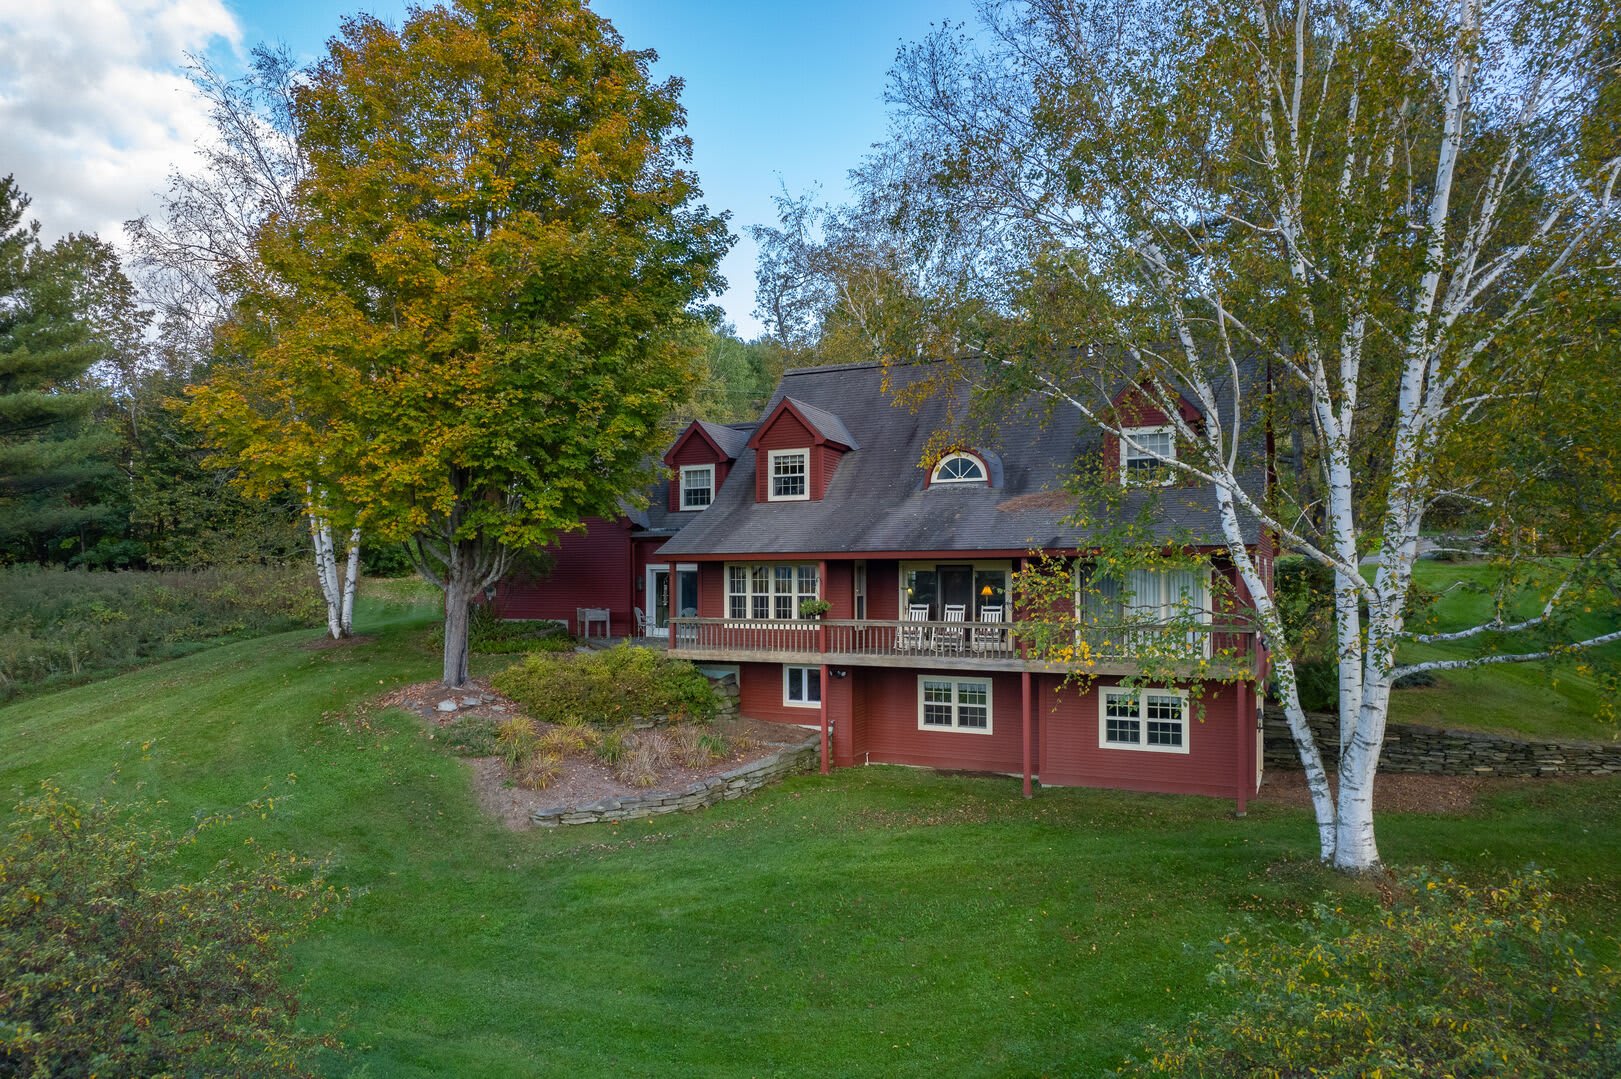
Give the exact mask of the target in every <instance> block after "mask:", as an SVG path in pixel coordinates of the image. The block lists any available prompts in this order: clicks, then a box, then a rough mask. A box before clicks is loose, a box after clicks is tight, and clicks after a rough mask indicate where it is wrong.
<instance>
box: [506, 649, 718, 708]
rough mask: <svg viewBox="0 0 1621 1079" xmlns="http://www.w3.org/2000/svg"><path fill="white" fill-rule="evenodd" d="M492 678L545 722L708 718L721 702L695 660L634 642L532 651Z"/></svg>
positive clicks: (510, 695) (508, 694)
mask: <svg viewBox="0 0 1621 1079" xmlns="http://www.w3.org/2000/svg"><path fill="white" fill-rule="evenodd" d="M490 681H491V683H492V684H493V685H494V686H495V688H496V689H498V690H500V691H501V692H502V693H504V694H506V695H507V696H508V697H511V698H512V699H513V700H514V701H516V702H517V703H518V704H520V705H521V706H522V707H523V709H524V711H525V712H527V713H528V714H529V716H530V717H531V718H533V719H535V720H536V721H538V722H541V723H559V724H574V723H594V724H597V725H600V726H616V725H619V724H623V723H629V722H632V721H634V720H638V719H650V718H654V717H659V716H668V717H670V718H671V719H675V720H681V719H693V720H698V721H700V722H706V721H708V720H710V719H713V718H714V715H715V711H716V709H717V707H718V705H719V703H720V702H719V698H717V697H716V696H715V691H714V688H713V687H711V686H710V684H709V679H707V678H705V677H704V676H703V674H702V673H701V672H700V671H699V670H698V668H696V667H694V666H693V665H692V664H690V663H688V662H686V661H685V660H679V659H671V658H669V657H668V656H666V655H664V654H663V653H662V652H658V651H655V650H653V649H651V648H638V647H636V646H634V645H630V644H621V645H618V646H617V647H614V648H609V649H606V650H604V651H601V652H587V653H574V652H570V653H564V654H548V653H544V652H537V653H532V654H530V655H529V657H528V658H526V659H525V660H524V661H523V662H522V663H520V664H518V665H517V666H514V667H509V668H508V669H506V670H505V671H502V672H501V673H500V674H497V675H496V676H495V677H494V678H492V679H491V680H490Z"/></svg>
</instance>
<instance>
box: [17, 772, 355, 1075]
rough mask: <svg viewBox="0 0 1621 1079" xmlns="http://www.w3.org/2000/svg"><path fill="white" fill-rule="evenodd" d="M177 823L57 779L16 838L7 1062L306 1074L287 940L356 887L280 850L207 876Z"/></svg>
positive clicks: (322, 1042)
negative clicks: (195, 867) (190, 858)
mask: <svg viewBox="0 0 1621 1079" xmlns="http://www.w3.org/2000/svg"><path fill="white" fill-rule="evenodd" d="M216 823H220V822H219V821H218V820H210V821H205V822H204V823H203V824H200V825H197V826H196V827H194V828H193V829H192V830H191V831H188V832H186V833H184V834H182V835H179V836H176V835H173V834H172V833H170V832H168V831H167V830H165V829H162V828H158V827H155V826H151V825H147V824H143V823H141V822H139V821H137V820H136V819H134V818H133V817H132V816H130V815H129V814H128V813H127V812H126V811H123V810H120V809H117V808H115V807H113V806H110V805H108V804H106V803H105V802H93V803H80V802H76V801H74V800H72V799H71V798H68V797H67V796H65V795H63V794H62V793H61V792H60V791H58V790H55V789H51V788H47V789H46V790H45V792H44V793H43V794H41V795H39V796H38V797H35V798H32V799H29V800H28V801H25V802H23V803H22V804H21V805H19V806H17V808H16V813H15V819H14V820H13V822H12V824H11V825H10V828H9V831H8V834H7V836H6V837H5V840H4V843H3V845H0V1076H45V1075H50V1076H91V1075H109V1076H115V1075H143V1076H144V1075H193V1076H201V1075H219V1076H260V1075H303V1074H306V1070H305V1068H304V1062H305V1061H306V1059H307V1058H308V1057H309V1056H310V1054H311V1053H313V1052H314V1051H315V1050H317V1049H318V1048H321V1047H323V1046H329V1045H331V1044H332V1042H331V1039H330V1038H324V1037H320V1036H316V1035H313V1034H310V1033H307V1032H304V1031H300V1030H299V1029H298V1028H297V1025H296V1017H297V1014H298V999H297V997H296V996H295V995H294V993H293V992H292V990H290V989H289V988H287V985H286V982H285V969H284V965H283V961H282V952H283V948H284V947H285V945H286V944H287V943H288V942H289V941H290V940H291V939H292V938H293V937H295V936H296V935H297V934H298V933H299V932H300V931H302V930H303V929H305V928H306V927H307V926H308V925H309V924H310V922H312V921H313V920H314V919H316V918H317V917H319V916H320V915H322V914H323V913H325V912H327V911H329V910H331V909H332V908H333V907H334V906H335V905H336V904H338V903H339V902H341V901H342V899H343V896H342V895H341V894H340V893H339V892H337V891H335V890H334V889H332V888H331V887H328V886H327V885H326V884H325V883H324V882H323V881H322V879H321V876H320V873H319V872H318V871H317V869H316V867H315V866H313V865H311V864H310V863H309V862H307V861H304V860H302V859H299V858H296V857H293V856H291V855H286V854H266V855H263V856H261V857H259V858H257V859H256V861H255V864H254V865H253V866H252V867H250V868H238V867H234V866H231V865H228V864H225V863H221V864H220V865H217V866H215V867H214V869H213V870H212V871H210V872H209V873H208V874H207V875H206V876H204V877H202V878H201V879H191V876H192V875H189V874H187V873H185V871H184V870H183V869H181V868H180V867H179V866H178V865H177V861H178V858H177V855H178V854H179V852H180V851H181V850H182V849H183V848H185V847H187V846H188V845H190V844H191V843H192V842H193V841H194V839H195V838H196V835H197V833H198V831H199V830H200V829H202V828H206V827H209V826H210V825H212V824H216Z"/></svg>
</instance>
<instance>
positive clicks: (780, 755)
mask: <svg viewBox="0 0 1621 1079" xmlns="http://www.w3.org/2000/svg"><path fill="white" fill-rule="evenodd" d="M819 749H820V745H819V739H818V738H810V739H807V740H806V741H805V742H803V743H801V744H799V745H792V746H786V747H784V748H782V749H779V750H778V751H777V752H775V753H773V754H771V755H770V756H767V757H762V758H760V759H759V760H757V761H750V762H749V763H747V764H740V765H738V766H737V767H736V768H733V769H730V770H728V771H725V772H722V773H721V774H720V775H717V776H710V777H709V778H708V779H700V780H698V781H697V782H695V783H692V784H690V785H689V786H687V787H685V788H683V789H681V790H678V791H653V792H650V793H648V794H645V795H630V796H626V797H621V798H603V799H602V800H600V801H596V802H590V803H588V804H586V805H579V806H552V807H550V808H547V809H537V810H535V812H534V814H533V819H534V822H535V823H536V824H538V825H540V826H541V827H543V828H556V827H558V826H560V825H570V824H601V823H603V822H606V821H620V820H637V819H639V818H641V817H656V816H659V815H660V814H664V813H678V812H682V811H685V810H692V809H702V808H703V807H704V806H712V805H714V804H715V803H716V802H725V801H731V800H732V799H734V798H741V797H742V796H743V795H745V794H748V793H749V792H750V791H757V790H759V789H760V788H761V787H763V786H765V785H766V784H768V783H775V782H776V781H777V780H779V779H781V778H782V777H783V776H786V775H790V774H792V773H794V772H805V771H810V770H811V769H812V768H814V767H816V764H817V754H818V752H819Z"/></svg>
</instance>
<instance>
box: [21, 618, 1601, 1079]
mask: <svg viewBox="0 0 1621 1079" xmlns="http://www.w3.org/2000/svg"><path fill="white" fill-rule="evenodd" d="M362 620H363V626H362V629H363V631H364V632H365V633H367V634H369V635H370V638H371V639H370V640H368V641H366V642H363V643H360V644H356V645H352V646H348V647H340V648H311V647H309V645H310V644H311V643H312V642H313V641H315V640H316V639H317V635H316V634H314V633H310V632H304V633H294V634H284V635H281V636H278V637H272V638H267V639H263V640H258V641H251V642H244V643H238V644H231V645H226V646H223V647H220V648H217V649H214V650H211V651H209V652H206V653H202V654H199V655H195V656H191V657H188V658H185V659H181V660H177V661H174V662H171V663H166V664H163V665H161V666H156V667H151V668H148V669H146V670H142V671H138V672H134V673H130V674H126V675H122V676H120V677H117V678H113V679H110V680H107V681H105V682H101V683H98V684H95V685H92V686H84V687H79V688H76V689H71V690H66V691H62V692H58V693H54V694H51V695H48V696H42V697H38V698H35V699H32V700H29V701H26V702H23V703H20V704H17V705H14V706H11V707H8V708H4V709H0V793H4V794H6V795H8V796H13V797H12V800H15V797H14V796H16V795H21V794H26V793H28V792H29V791H30V790H32V789H33V787H34V786H35V785H36V784H37V782H38V781H39V780H40V779H42V778H45V777H48V776H49V777H55V778H57V779H58V780H60V781H61V782H63V783H64V784H65V785H67V786H69V787H71V788H73V789H76V790H79V791H83V792H97V791H108V792H110V793H112V794H113V795H114V796H117V797H122V798H125V799H129V800H141V801H145V802H150V803H152V804H154V805H161V808H160V810H159V811H160V812H161V813H163V814H164V815H165V816H167V817H168V818H169V819H171V820H174V821H176V822H182V821H186V820H189V819H191V817H192V816H193V814H195V813H197V812H199V811H214V810H222V809H228V808H230V807H234V806H239V805H241V804H243V803H245V802H247V801H249V800H250V799H254V798H256V797H259V796H261V795H263V794H266V793H269V794H272V795H274V796H275V799H276V808H275V810H274V811H273V812H272V813H270V814H269V816H268V817H267V818H265V819H262V820H261V819H259V818H257V817H249V818H248V819H246V820H243V821H240V822H239V823H238V824H237V825H236V826H234V827H233V828H231V829H226V830H224V831H221V832H219V833H213V835H214V838H213V839H212V841H211V846H210V848H209V849H207V850H204V851H200V852H199V857H201V858H205V859H212V858H216V857H219V856H221V855H223V854H226V853H228V852H229V851H230V850H231V849H233V848H234V847H235V846H236V845H238V844H240V843H242V842H243V841H244V840H245V839H248V838H251V839H252V840H253V841H254V842H255V843H257V844H260V845H270V846H284V847H291V848H294V849H296V850H298V851H300V852H302V853H305V854H311V855H320V856H328V857H330V859H331V861H332V865H333V868H334V873H335V876H336V878H337V880H338V881H339V882H340V883H343V884H347V885H349V886H351V887H353V888H355V889H356V890H357V892H358V895H357V898H356V900H355V902H354V903H353V905H352V906H351V907H350V908H349V910H348V911H346V912H345V913H344V914H343V915H342V916H341V917H340V918H338V919H336V920H334V921H332V922H330V923H328V924H327V925H326V927H325V928H324V930H323V931H321V933H320V934H319V935H318V936H317V937H315V938H312V939H310V940H308V941H306V942H305V943H304V944H303V945H302V946H301V947H300V948H299V950H298V952H297V956H296V959H297V963H298V968H299V970H300V972H301V974H302V976H303V977H304V978H305V980H306V989H305V997H306V1000H307V1002H308V1004H309V1005H310V1007H311V1008H312V1014H313V1015H314V1016H316V1017H319V1019H320V1020H321V1021H325V1022H332V1021H337V1020H340V1019H341V1020H342V1021H343V1023H344V1030H343V1037H344V1039H345V1041H346V1042H347V1043H348V1046H349V1050H348V1052H347V1053H346V1054H345V1055H344V1056H342V1057H334V1058H333V1059H331V1060H330V1061H329V1062H328V1065H329V1068H328V1070H329V1071H330V1072H331V1074H333V1075H347V1074H351V1073H357V1072H358V1073H360V1074H365V1075H371V1076H429V1075H456V1076H480V1075H488V1076H510V1075H570V1076H573V1075H616V1076H617V1075H681V1076H686V1075H706V1076H708V1075H717V1076H729V1075H738V1076H767V1075H777V1074H781V1075H803V1074H828V1075H885V1076H888V1075H934V1076H938V1075H951V1076H959V1075H1007V1074H1013V1075H1030V1074H1042V1073H1048V1074H1069V1075H1091V1074H1097V1073H1099V1072H1101V1071H1104V1070H1106V1069H1108V1068H1111V1067H1113V1066H1116V1065H1117V1064H1119V1063H1120V1062H1121V1061H1122V1060H1123V1059H1124V1058H1125V1056H1126V1055H1127V1054H1128V1053H1129V1052H1131V1051H1132V1050H1133V1049H1135V1048H1137V1047H1139V1045H1140V1044H1141V1041H1142V1037H1143V1035H1142V1029H1143V1026H1144V1024H1145V1023H1150V1022H1153V1023H1159V1024H1164V1025H1171V1026H1175V1025H1178V1024H1179V1023H1180V1022H1181V1021H1182V1020H1183V1019H1184V1018H1185V1017H1186V1015H1187V1014H1188V1013H1189V1012H1190V1010H1192V1009H1194V1008H1197V1007H1200V1006H1204V1005H1210V1004H1214V1003H1216V1001H1215V1000H1214V999H1213V997H1212V992H1213V991H1212V990H1211V989H1210V988H1209V987H1208V986H1207V985H1206V983H1205V980H1204V975H1205V973H1206V971H1207V970H1208V968H1209V966H1210V957H1209V955H1208V953H1206V952H1205V951H1204V950H1203V945H1205V944H1206V943H1207V942H1209V941H1211V940H1212V939H1214V938H1215V937H1217V936H1218V935H1219V934H1220V933H1221V932H1222V931H1223V930H1224V929H1226V928H1228V927H1229V926H1232V925H1233V924H1234V923H1235V922H1236V921H1237V920H1239V919H1240V918H1242V917H1245V916H1247V915H1253V916H1255V917H1258V918H1261V919H1263V920H1266V921H1269V922H1273V923H1276V925H1277V926H1279V927H1282V926H1285V925H1286V924H1287V923H1289V922H1290V921H1291V920H1292V919H1294V918H1297V917H1298V916H1299V915H1300V914H1301V913H1302V912H1303V911H1304V910H1305V908H1306V906H1307V905H1308V904H1309V902H1310V901H1311V900H1312V899H1313V898H1314V897H1316V896H1317V895H1319V894H1320V893H1321V891H1322V890H1323V889H1324V888H1337V889H1341V890H1344V891H1347V892H1349V893H1353V894H1355V893H1358V892H1359V889H1358V888H1357V887H1356V886H1354V885H1351V884H1347V883H1345V882H1342V881H1339V880H1337V879H1333V878H1330V877H1329V876H1327V875H1325V874H1323V873H1322V872H1321V871H1319V870H1318V869H1316V867H1315V865H1314V864H1313V859H1314V853H1315V850H1314V842H1315V832H1314V830H1313V828H1312V827H1311V824H1310V821H1309V819H1308V817H1307V816H1306V815H1305V814H1304V813H1302V812H1298V811H1294V810H1284V809H1280V808H1275V807H1268V806H1264V805H1263V806H1260V807H1257V808H1256V809H1255V810H1254V811H1253V812H1252V813H1251V814H1250V816H1249V817H1248V818H1247V819H1243V820H1236V819H1234V818H1233V817H1232V816H1231V804H1230V803H1228V802H1222V801H1215V800H1207V799H1197V798H1178V797H1169V796H1146V795H1129V794H1120V793H1110V792H1097V791H1074V790H1054V791H1044V792H1041V793H1040V794H1039V795H1038V796H1037V797H1036V798H1035V799H1033V800H1031V801H1025V800H1024V799H1022V798H1020V797H1019V796H1018V783H1017V781H1016V780H1011V779H999V778H969V777H961V776H941V775H935V774H932V773H928V772H922V771H914V770H907V769H898V768H869V769H852V770H847V771H842V772H838V773H835V774H834V775H832V776H830V777H826V778H823V777H819V776H807V777H800V778H795V779H793V780H790V781H789V782H787V783H784V784H782V785H781V786H779V787H776V788H773V789H770V790H768V791H766V792H763V793H762V794H760V795H758V796H756V797H754V798H752V799H749V800H744V801H740V802H731V803H726V804H724V805H723V806H720V807H716V808H715V809H712V810H707V811H704V812H701V813H697V814H692V815H688V816H683V817H681V818H679V819H672V818H662V819H659V820H657V821H656V822H652V823H647V822H639V823H634V824H626V825H622V826H608V827H604V826H595V827H589V828H584V829H580V830H567V831H561V832H530V833H523V834H512V833H509V832H506V831H504V830H503V829H501V828H500V827H499V826H498V825H496V824H494V823H492V822H490V821H488V820H486V819H484V818H483V817H482V816H481V815H480V814H479V812H478V811H477V809H476V808H475V807H474V805H473V803H472V800H471V797H470V794H469V786H468V782H467V778H466V774H465V771H464V767H463V765H462V763H461V762H459V761H457V760H454V759H451V758H447V757H445V756H443V755H441V754H440V752H439V751H438V750H437V749H436V748H435V747H434V746H433V745H432V744H431V743H429V742H428V741H427V740H426V738H424V737H423V735H422V732H421V730H420V728H419V725H418V723H417V721H416V720H415V719H413V718H411V717H407V716H404V715H402V714H399V713H392V714H376V713H370V712H367V711H365V710H364V709H363V708H361V707H360V705H361V702H363V701H364V700H365V699H366V698H368V697H370V696H372V695H374V694H376V693H379V692H381V691H383V690H384V689H386V688H388V687H390V686H394V685H397V684H400V683H402V682H408V681H418V680H421V679H423V678H427V677H431V676H432V675H433V674H434V672H436V671H437V667H438V663H437V654H436V652H435V650H434V649H433V648H432V647H431V645H430V643H429V642H428V640H427V634H426V630H425V627H426V625H427V615H426V614H425V613H424V611H423V610H422V609H417V610H415V611H413V610H411V609H409V608H404V607H398V606H396V607H394V608H392V609H389V610H386V611H382V612H379V611H378V610H377V609H375V608H371V609H368V610H367V611H366V612H364V613H363V619H362ZM1618 793H1621V788H1618V785H1617V784H1616V783H1614V782H1607V783H1606V782H1588V783H1564V784H1551V783H1550V784H1541V785H1532V786H1517V787H1513V788H1507V789H1505V791H1504V793H1502V794H1500V795H1499V796H1497V797H1496V798H1494V799H1493V800H1492V801H1491V803H1490V804H1489V805H1487V806H1486V807H1484V808H1483V809H1481V810H1480V811H1478V812H1477V813H1475V814H1473V815H1471V816H1469V817H1450V818H1442V817H1415V816H1400V815H1391V816H1387V817H1385V818H1383V819H1382V820H1381V823H1380V826H1381V839H1382V845H1383V850H1384V852H1385V854H1386V856H1387V857H1388V858H1390V859H1392V860H1393V861H1397V862H1403V863H1411V862H1417V861H1430V862H1439V861H1442V860H1449V861H1451V862H1452V863H1454V864H1456V865H1458V866H1459V867H1460V868H1461V869H1462V870H1463V871H1465V872H1468V873H1482V872H1488V871H1496V870H1500V869H1504V868H1515V867H1519V866H1521V865H1524V864H1525V863H1527V862H1531V861H1535V862H1537V863H1539V864H1543V865H1547V866H1551V867H1553V868H1554V869H1556V870H1557V871H1558V872H1559V874H1560V878H1559V879H1560V881H1561V887H1562V888H1563V889H1564V890H1565V892H1566V894H1567V895H1568V897H1569V899H1570V901H1571V902H1572V904H1573V905H1574V908H1575V909H1574V913H1575V920H1576V921H1577V923H1578V925H1579V926H1580V927H1581V928H1583V929H1584V931H1586V932H1587V933H1588V934H1589V935H1590V936H1591V937H1593V938H1594V943H1595V944H1596V945H1597V946H1598V948H1599V950H1600V951H1601V953H1602V954H1604V955H1606V956H1607V957H1609V958H1610V959H1612V960H1613V959H1614V958H1615V957H1616V956H1617V955H1618V953H1621V948H1618V946H1617V942H1616V939H1615V935H1616V925H1615V919H1614V915H1613V911H1614V910H1615V909H1617V907H1618V905H1621V857H1617V842H1616V838H1615V837H1616V836H1617V835H1618V834H1621V798H1618V797H1617V794H1618ZM1573 822H1580V823H1579V824H1576V823H1573ZM1189 946H1191V948H1190V947H1189Z"/></svg>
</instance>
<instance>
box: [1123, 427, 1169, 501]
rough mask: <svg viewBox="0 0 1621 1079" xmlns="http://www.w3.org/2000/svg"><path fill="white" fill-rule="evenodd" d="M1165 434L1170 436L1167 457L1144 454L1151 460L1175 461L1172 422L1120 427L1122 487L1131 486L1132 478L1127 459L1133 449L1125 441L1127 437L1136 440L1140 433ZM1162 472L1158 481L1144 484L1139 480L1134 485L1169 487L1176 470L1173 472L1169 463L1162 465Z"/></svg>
mask: <svg viewBox="0 0 1621 1079" xmlns="http://www.w3.org/2000/svg"><path fill="white" fill-rule="evenodd" d="M1165 434H1168V435H1170V436H1171V456H1170V457H1169V458H1159V457H1157V456H1155V455H1153V454H1147V455H1146V456H1148V457H1149V458H1151V459H1153V460H1166V461H1175V460H1176V427H1175V426H1174V425H1173V424H1168V423H1166V424H1161V425H1159V426H1158V427H1122V428H1121V429H1120V485H1121V486H1122V487H1129V486H1133V484H1132V480H1131V470H1130V466H1129V465H1128V464H1127V461H1128V459H1129V455H1130V454H1131V453H1132V452H1133V451H1132V448H1131V445H1130V443H1128V442H1127V439H1130V440H1131V441H1133V442H1136V441H1138V436H1140V435H1165ZM1164 472H1165V475H1164V476H1162V477H1161V478H1160V480H1159V482H1158V483H1157V484H1146V483H1141V482H1139V483H1138V484H1136V486H1142V487H1154V486H1158V487H1169V486H1170V485H1171V484H1173V483H1175V482H1176V472H1175V470H1174V469H1173V468H1171V466H1170V465H1169V464H1166V465H1165V466H1164Z"/></svg>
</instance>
